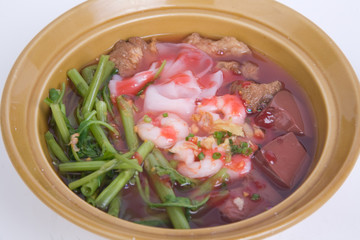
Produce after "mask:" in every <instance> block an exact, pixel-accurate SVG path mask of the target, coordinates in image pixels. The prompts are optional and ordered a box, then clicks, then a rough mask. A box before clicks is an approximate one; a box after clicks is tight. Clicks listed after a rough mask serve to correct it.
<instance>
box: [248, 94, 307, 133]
mask: <svg viewBox="0 0 360 240" xmlns="http://www.w3.org/2000/svg"><path fill="white" fill-rule="evenodd" d="M255 123H256V124H257V125H258V126H261V127H265V128H273V129H277V130H284V131H287V132H290V131H291V132H294V133H295V134H297V135H303V134H304V122H303V120H302V117H301V114H300V110H299V108H298V106H297V104H296V102H295V100H294V97H293V95H292V94H291V93H290V92H288V91H286V90H283V91H280V92H278V93H277V94H276V95H275V96H274V98H273V99H272V100H271V102H270V103H269V105H268V106H267V107H266V108H265V109H264V110H263V111H261V112H260V113H259V114H258V115H257V116H256V117H255Z"/></svg>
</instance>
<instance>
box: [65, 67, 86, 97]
mask: <svg viewBox="0 0 360 240" xmlns="http://www.w3.org/2000/svg"><path fill="white" fill-rule="evenodd" d="M67 75H68V77H69V78H70V80H71V81H72V82H73V84H74V85H75V87H76V89H77V90H78V92H79V94H80V96H82V97H86V95H87V93H88V91H89V86H88V83H86V81H85V80H84V79H83V77H82V76H81V75H80V73H79V72H78V71H77V70H76V69H75V68H72V69H70V70H69V71H68V72H67Z"/></svg>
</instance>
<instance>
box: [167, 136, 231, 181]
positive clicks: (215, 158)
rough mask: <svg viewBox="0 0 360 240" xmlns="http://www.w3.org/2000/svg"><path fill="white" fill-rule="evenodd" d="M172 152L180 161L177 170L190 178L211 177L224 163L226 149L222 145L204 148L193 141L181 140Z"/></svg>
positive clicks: (175, 158)
mask: <svg viewBox="0 0 360 240" xmlns="http://www.w3.org/2000/svg"><path fill="white" fill-rule="evenodd" d="M196 138H197V137H196ZM170 152H172V153H174V160H177V161H179V164H178V165H177V171H178V172H179V173H181V174H182V175H184V176H186V177H189V178H204V177H210V176H212V175H214V174H216V173H217V172H218V171H219V170H220V169H221V168H222V167H223V165H224V160H223V159H224V158H225V151H224V150H223V149H222V148H220V147H215V148H213V149H204V148H200V147H199V146H197V144H195V143H194V142H193V141H179V142H178V143H177V144H176V145H175V146H174V147H173V148H171V149H170ZM214 154H215V155H214Z"/></svg>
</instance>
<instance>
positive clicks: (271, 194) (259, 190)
mask: <svg viewBox="0 0 360 240" xmlns="http://www.w3.org/2000/svg"><path fill="white" fill-rule="evenodd" d="M254 174H255V175H254ZM282 199H283V198H282V196H281V195H280V194H279V193H278V192H277V191H276V190H275V188H274V187H273V186H272V184H270V183H269V182H268V181H267V180H266V179H265V178H263V177H262V176H261V175H260V174H259V172H257V171H256V170H252V171H251V175H250V176H248V177H246V178H244V179H242V184H241V186H239V187H237V188H234V189H231V190H230V193H229V197H228V198H227V199H226V200H225V201H224V202H223V203H222V204H221V205H220V206H219V210H220V212H221V214H222V217H223V219H225V220H226V221H229V222H235V221H240V220H243V219H246V218H249V217H252V216H255V215H257V214H259V213H261V212H263V211H266V210H267V209H269V208H271V207H273V206H275V205H276V204H278V203H279V202H280V201H281V200H282Z"/></svg>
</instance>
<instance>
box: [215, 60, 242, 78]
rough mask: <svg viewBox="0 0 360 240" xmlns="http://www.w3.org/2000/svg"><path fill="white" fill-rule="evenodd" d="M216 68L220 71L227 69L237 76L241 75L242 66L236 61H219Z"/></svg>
mask: <svg viewBox="0 0 360 240" xmlns="http://www.w3.org/2000/svg"><path fill="white" fill-rule="evenodd" d="M216 67H217V68H218V69H225V70H228V71H231V72H233V73H234V74H236V75H240V74H241V70H240V69H241V65H240V63H239V62H236V61H219V62H217V64H216Z"/></svg>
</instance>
